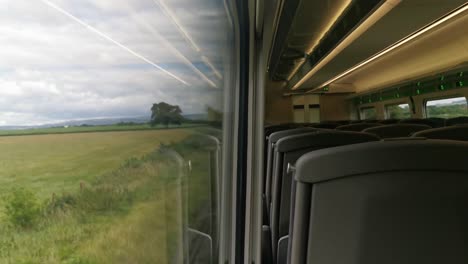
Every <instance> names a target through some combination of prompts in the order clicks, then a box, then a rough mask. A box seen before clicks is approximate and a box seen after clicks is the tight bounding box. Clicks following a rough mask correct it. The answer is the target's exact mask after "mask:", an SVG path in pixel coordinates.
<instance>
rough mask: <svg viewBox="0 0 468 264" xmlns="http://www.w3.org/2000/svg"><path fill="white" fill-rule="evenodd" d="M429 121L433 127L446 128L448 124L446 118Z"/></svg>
mask: <svg viewBox="0 0 468 264" xmlns="http://www.w3.org/2000/svg"><path fill="white" fill-rule="evenodd" d="M427 120H429V121H431V122H432V124H433V127H444V126H445V122H446V120H445V118H440V117H429V118H427Z"/></svg>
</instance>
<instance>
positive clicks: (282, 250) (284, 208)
mask: <svg viewBox="0 0 468 264" xmlns="http://www.w3.org/2000/svg"><path fill="white" fill-rule="evenodd" d="M376 140H379V138H378V137H376V136H374V135H372V134H367V133H360V132H347V131H336V130H319V131H315V132H312V133H305V134H298V135H291V136H287V137H283V138H281V139H280V140H278V142H277V143H276V145H275V147H274V170H273V173H272V175H273V177H272V179H273V181H272V188H271V189H272V191H271V199H272V201H271V206H270V223H271V237H272V248H273V254H274V258H275V257H277V256H286V255H287V254H286V253H287V245H288V240H287V239H285V238H284V237H285V236H287V235H288V234H289V218H290V211H291V210H290V208H291V206H290V204H291V188H292V175H290V174H288V172H287V165H288V163H289V164H294V163H295V162H296V160H297V159H298V158H299V157H300V156H302V155H303V154H305V153H307V152H309V151H314V150H318V149H323V148H328V147H335V146H342V145H348V144H357V143H362V142H369V141H376ZM280 240H281V243H279V244H278V242H279V241H280ZM275 254H276V255H275ZM277 259H278V260H280V259H281V258H280V257H278V258H277ZM280 262H281V261H280Z"/></svg>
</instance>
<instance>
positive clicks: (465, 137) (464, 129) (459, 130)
mask: <svg viewBox="0 0 468 264" xmlns="http://www.w3.org/2000/svg"><path fill="white" fill-rule="evenodd" d="M413 137H425V138H431V139H450V140H460V141H468V124H466V125H457V126H448V127H441V128H433V129H429V130H424V131H420V132H417V133H415V134H413Z"/></svg>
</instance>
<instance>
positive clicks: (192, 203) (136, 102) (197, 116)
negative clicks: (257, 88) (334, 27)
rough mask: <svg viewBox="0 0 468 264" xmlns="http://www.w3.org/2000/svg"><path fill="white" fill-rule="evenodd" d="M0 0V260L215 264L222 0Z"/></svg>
mask: <svg viewBox="0 0 468 264" xmlns="http://www.w3.org/2000/svg"><path fill="white" fill-rule="evenodd" d="M2 3H3V4H2V5H0V15H1V21H2V23H1V25H0V36H1V37H0V46H1V47H2V48H1V50H0V54H1V57H2V60H1V61H0V68H1V69H2V70H1V73H0V86H1V87H2V88H1V89H0V102H1V103H0V150H1V151H0V160H1V166H0V186H1V187H0V189H1V194H0V263H183V262H187V261H188V262H189V263H218V262H224V261H218V259H217V257H218V253H217V251H218V249H219V248H220V246H219V244H220V239H219V238H220V233H221V232H229V230H226V229H222V228H221V222H220V218H221V217H220V215H221V210H222V209H223V208H224V207H223V206H221V204H220V201H221V200H224V199H221V196H222V195H225V194H224V193H228V192H229V190H230V189H229V186H228V187H226V188H224V190H226V192H221V188H222V186H223V185H224V184H225V182H224V181H223V179H231V178H232V177H231V176H226V177H222V176H221V175H223V173H226V174H228V173H229V172H230V171H232V169H229V168H226V167H222V166H224V165H226V166H231V167H232V164H231V163H230V160H231V158H230V155H233V154H232V153H233V151H232V147H231V146H232V145H233V144H234V143H233V140H235V138H234V136H233V135H232V132H233V131H234V128H233V127H232V126H233V125H232V124H233V123H235V122H224V121H225V120H226V118H228V119H229V120H232V119H233V117H232V116H231V115H232V113H233V112H234V111H233V109H235V106H234V103H232V101H235V100H232V98H233V97H234V96H235V95H236V93H235V85H236V84H235V80H236V79H235V78H236V67H235V62H234V61H235V60H234V54H235V53H234V50H235V49H234V47H233V45H236V44H235V43H236V41H235V35H234V34H233V32H234V28H233V24H232V21H235V19H233V17H231V13H230V11H229V10H230V8H229V3H228V2H226V1H212V0H178V1H163V0H158V1H142V0H135V1H127V0H94V1H81V0H68V1H60V0H50V1H49V0H42V1H16V0H6V1H3V2H2ZM226 197H229V196H227V194H226ZM226 225H229V224H226ZM227 243H229V242H227ZM226 247H228V246H226Z"/></svg>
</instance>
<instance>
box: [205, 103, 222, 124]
mask: <svg viewBox="0 0 468 264" xmlns="http://www.w3.org/2000/svg"><path fill="white" fill-rule="evenodd" d="M206 113H207V118H208V121H222V120H223V113H221V112H220V111H218V110H216V109H214V108H213V107H210V106H206Z"/></svg>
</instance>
